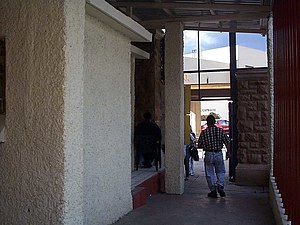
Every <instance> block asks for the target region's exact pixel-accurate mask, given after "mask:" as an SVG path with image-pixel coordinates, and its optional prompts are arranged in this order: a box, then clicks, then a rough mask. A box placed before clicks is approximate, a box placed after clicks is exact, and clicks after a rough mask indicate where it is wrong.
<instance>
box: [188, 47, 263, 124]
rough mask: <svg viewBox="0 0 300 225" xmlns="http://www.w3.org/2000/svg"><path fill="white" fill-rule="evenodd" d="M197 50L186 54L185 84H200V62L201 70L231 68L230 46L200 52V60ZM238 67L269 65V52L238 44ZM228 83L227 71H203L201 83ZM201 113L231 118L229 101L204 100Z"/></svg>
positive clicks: (228, 75) (192, 122)
mask: <svg viewBox="0 0 300 225" xmlns="http://www.w3.org/2000/svg"><path fill="white" fill-rule="evenodd" d="M197 57H198V54H197V52H193V53H190V54H185V55H184V71H185V73H184V84H185V85H191V84H198V73H197V72H186V71H197V69H198V63H199V64H200V70H213V69H229V66H230V48H229V46H227V47H222V48H215V49H210V50H206V51H202V52H201V53H200V61H199V62H198V58H197ZM236 59H237V68H252V67H267V53H266V52H264V51H260V50H257V49H253V48H248V47H244V46H240V45H237V46H236ZM221 83H222V84H228V83H230V73H229V71H225V72H210V73H208V72H202V73H201V84H221ZM200 111H201V115H209V114H210V113H211V112H214V113H216V114H219V115H220V117H221V118H222V119H227V120H228V119H229V113H228V101H227V100H218V101H202V102H201V110H200ZM193 120H195V121H193ZM194 123H196V118H191V124H194Z"/></svg>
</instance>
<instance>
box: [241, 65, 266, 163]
mask: <svg viewBox="0 0 300 225" xmlns="http://www.w3.org/2000/svg"><path fill="white" fill-rule="evenodd" d="M237 80H238V112H237V118H238V124H237V126H238V160H239V163H249V164H270V146H269V143H270V142H269V140H270V125H269V123H270V119H269V117H270V88H269V77H268V70H267V69H247V70H239V71H238V72H237Z"/></svg>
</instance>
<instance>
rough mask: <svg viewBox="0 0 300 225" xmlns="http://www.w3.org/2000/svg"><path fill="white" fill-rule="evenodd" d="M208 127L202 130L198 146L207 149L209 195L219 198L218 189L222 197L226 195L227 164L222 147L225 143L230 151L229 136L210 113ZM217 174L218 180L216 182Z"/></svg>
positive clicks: (205, 161)
mask: <svg viewBox="0 0 300 225" xmlns="http://www.w3.org/2000/svg"><path fill="white" fill-rule="evenodd" d="M206 121H207V125H208V127H207V128H206V129H205V130H204V131H202V132H201V134H200V137H199V140H198V147H199V148H203V150H204V151H205V157H204V168H205V176H206V181H207V184H208V187H209V189H210V193H208V195H207V196H208V197H211V198H217V197H218V196H217V191H218V193H219V194H220V196H221V197H225V196H226V194H225V191H224V183H225V165H224V159H223V153H222V148H223V144H225V146H226V148H227V152H229V149H230V148H229V147H230V146H229V144H230V143H229V138H228V136H227V135H226V134H224V131H223V129H221V128H218V127H216V126H215V123H216V120H215V117H214V116H212V115H209V116H208V117H207V119H206ZM215 175H216V177H217V180H216V182H215Z"/></svg>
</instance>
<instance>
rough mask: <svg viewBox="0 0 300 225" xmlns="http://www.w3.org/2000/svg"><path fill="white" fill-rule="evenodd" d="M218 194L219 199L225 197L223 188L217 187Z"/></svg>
mask: <svg viewBox="0 0 300 225" xmlns="http://www.w3.org/2000/svg"><path fill="white" fill-rule="evenodd" d="M218 193H219V194H220V196H221V197H225V196H226V194H225V191H224V187H223V186H221V185H218Z"/></svg>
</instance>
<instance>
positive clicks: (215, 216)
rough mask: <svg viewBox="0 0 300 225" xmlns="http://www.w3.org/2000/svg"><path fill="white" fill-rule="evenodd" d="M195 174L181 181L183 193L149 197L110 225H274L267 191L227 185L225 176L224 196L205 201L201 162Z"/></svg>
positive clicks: (233, 184)
mask: <svg viewBox="0 0 300 225" xmlns="http://www.w3.org/2000/svg"><path fill="white" fill-rule="evenodd" d="M227 163H228V162H227V161H226V164H227ZM195 173H196V174H195V176H193V177H190V179H189V180H188V181H185V193H184V194H182V195H170V194H155V195H152V196H150V198H149V199H148V201H147V203H146V205H144V206H141V207H139V208H137V209H135V210H133V211H131V212H130V213H129V214H127V215H125V216H124V217H123V218H121V219H120V220H119V221H117V222H116V223H114V224H115V225H198V224H203V225H273V224H274V225H275V221H274V217H273V214H272V211H271V207H270V205H269V199H268V194H269V193H268V189H267V188H263V187H249V186H239V185H238V184H235V183H229V182H228V177H227V179H226V180H227V182H226V186H225V191H226V197H224V198H221V197H218V198H217V199H214V198H208V197H207V193H208V192H209V190H208V188H207V184H206V180H205V176H204V169H203V161H202V160H201V161H200V162H196V163H195Z"/></svg>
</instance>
